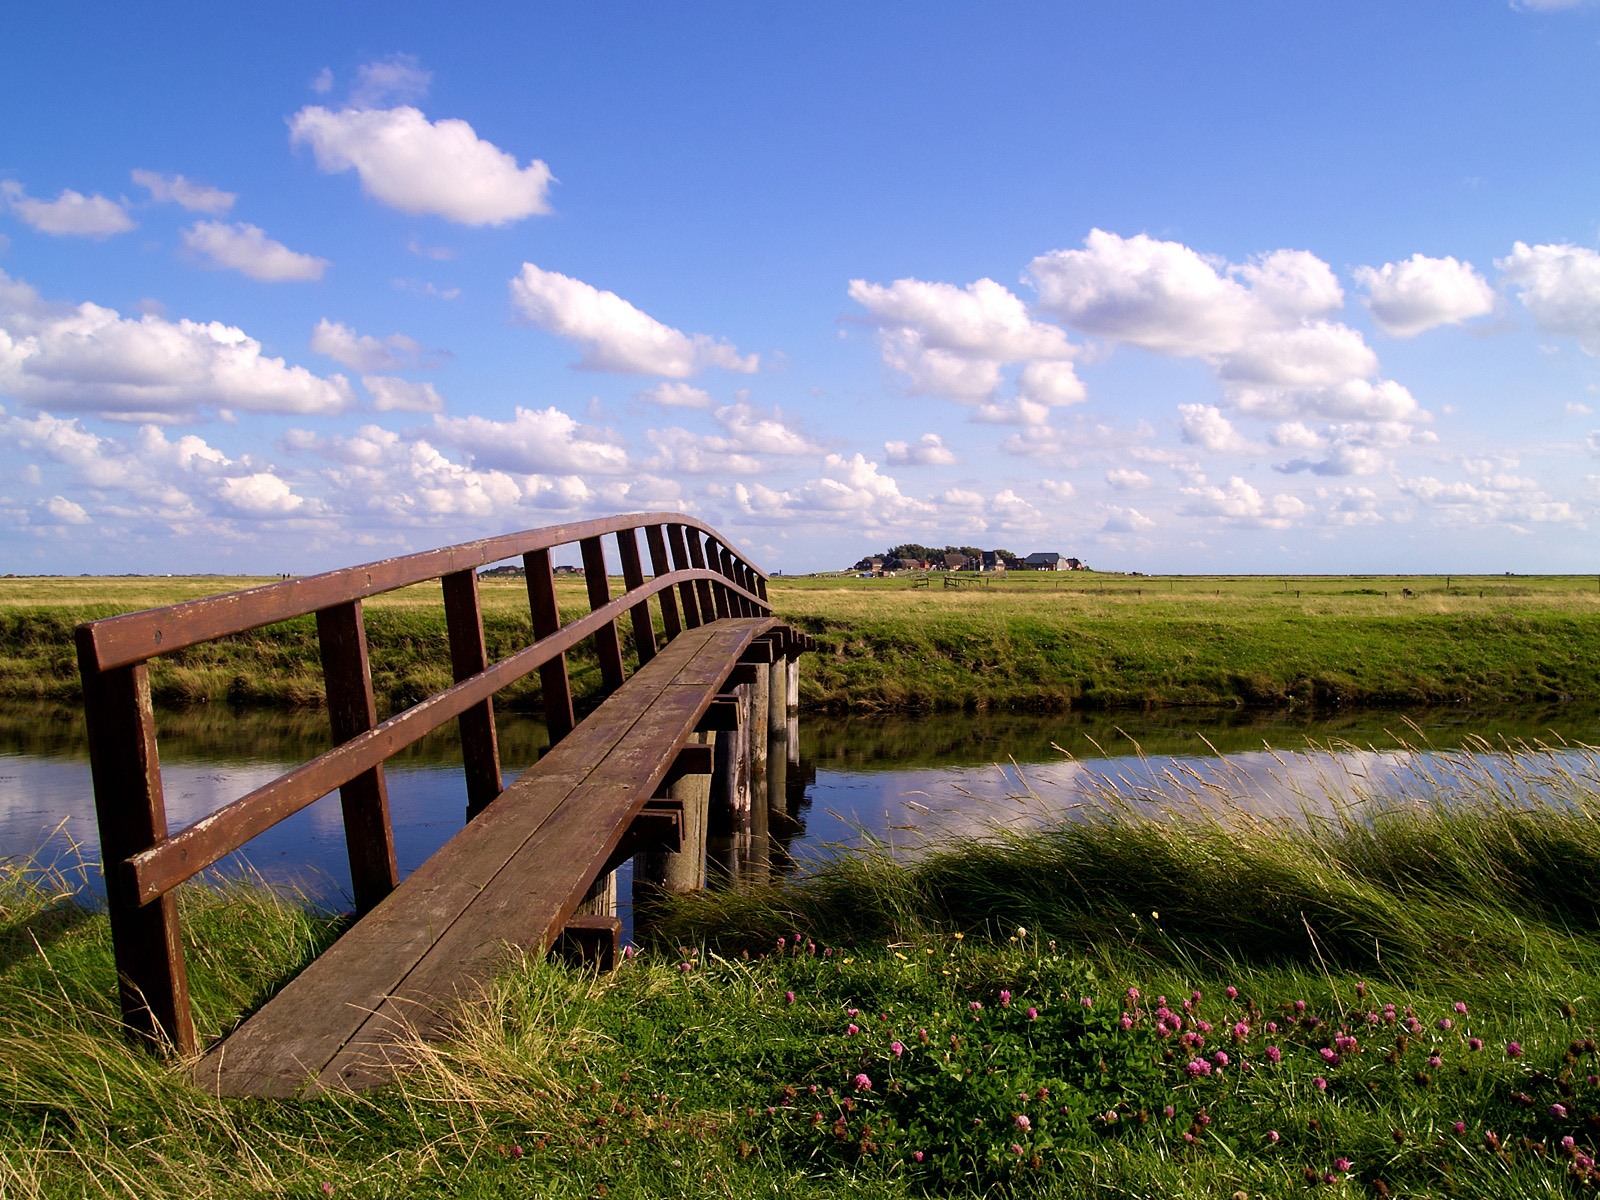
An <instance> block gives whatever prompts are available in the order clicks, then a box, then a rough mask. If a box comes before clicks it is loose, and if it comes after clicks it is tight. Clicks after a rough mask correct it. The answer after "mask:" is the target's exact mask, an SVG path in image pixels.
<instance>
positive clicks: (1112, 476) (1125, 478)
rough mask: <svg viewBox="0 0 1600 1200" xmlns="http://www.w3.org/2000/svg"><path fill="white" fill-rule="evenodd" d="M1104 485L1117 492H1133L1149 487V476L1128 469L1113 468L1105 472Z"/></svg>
mask: <svg viewBox="0 0 1600 1200" xmlns="http://www.w3.org/2000/svg"><path fill="white" fill-rule="evenodd" d="M1106 483H1108V484H1110V485H1111V486H1112V487H1113V488H1115V489H1116V490H1117V491H1119V492H1133V491H1138V490H1139V489H1141V488H1147V487H1149V486H1150V476H1148V475H1146V474H1145V473H1144V472H1143V471H1135V470H1133V469H1132V468H1130V467H1113V468H1112V469H1111V470H1109V471H1107V472H1106Z"/></svg>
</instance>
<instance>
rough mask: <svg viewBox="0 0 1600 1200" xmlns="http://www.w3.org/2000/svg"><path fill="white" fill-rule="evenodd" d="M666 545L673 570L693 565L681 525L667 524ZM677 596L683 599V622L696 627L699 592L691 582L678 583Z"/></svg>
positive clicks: (698, 620) (686, 569)
mask: <svg viewBox="0 0 1600 1200" xmlns="http://www.w3.org/2000/svg"><path fill="white" fill-rule="evenodd" d="M667 545H668V546H669V547H670V548H671V550H672V569H673V570H675V571H688V570H692V569H693V567H694V560H693V559H691V558H690V557H689V541H688V538H687V537H686V536H685V535H684V531H683V526H682V525H668V526H667ZM678 597H679V599H681V600H682V601H683V623H684V625H685V626H686V627H687V628H689V629H695V628H698V627H699V625H700V624H701V623H702V622H701V619H700V594H699V590H698V589H697V588H696V587H695V585H694V584H693V583H680V584H679V585H678Z"/></svg>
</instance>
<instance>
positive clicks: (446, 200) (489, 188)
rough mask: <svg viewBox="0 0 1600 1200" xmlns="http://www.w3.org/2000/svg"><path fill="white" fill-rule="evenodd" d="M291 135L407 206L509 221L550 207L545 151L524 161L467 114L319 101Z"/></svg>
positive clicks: (328, 165)
mask: <svg viewBox="0 0 1600 1200" xmlns="http://www.w3.org/2000/svg"><path fill="white" fill-rule="evenodd" d="M289 136H290V140H291V142H293V143H296V144H299V143H302V142H303V143H306V144H308V145H309V146H310V147H311V150H312V153H313V154H314V155H315V157H316V160H317V166H318V167H320V168H321V169H322V170H323V171H324V172H326V173H328V174H337V173H339V172H342V171H349V170H354V171H355V172H356V174H357V175H358V176H359V177H360V179H361V187H362V190H363V191H365V192H366V193H367V194H368V195H369V196H371V197H373V198H374V199H375V200H377V201H379V202H380V203H382V204H386V205H388V206H389V207H390V208H396V209H399V210H400V211H401V212H407V213H414V214H423V213H428V214H432V215H435V216H440V217H444V218H445V219H446V220H449V221H455V222H457V223H458V224H462V225H505V224H508V223H509V222H512V221H520V220H522V219H523V218H524V217H531V216H534V215H536V214H539V213H546V212H549V211H550V204H549V200H548V193H549V190H550V184H551V182H552V181H553V177H552V176H551V174H550V168H549V167H547V166H545V164H544V163H543V162H541V161H539V160H538V159H533V160H532V161H531V162H529V163H528V165H527V166H526V167H519V166H518V165H517V160H516V158H515V157H513V156H512V155H510V154H507V153H506V152H505V151H504V150H501V149H500V148H499V147H497V146H495V145H494V144H493V143H491V142H487V141H484V140H483V139H482V138H480V137H479V136H478V135H477V133H476V132H475V131H474V130H473V128H472V126H471V125H469V124H467V122H465V121H461V120H443V121H429V120H428V118H427V117H426V116H424V115H423V114H422V113H421V112H420V111H419V110H417V109H415V108H412V107H410V106H401V107H399V108H359V107H358V108H346V109H342V110H340V111H339V112H332V111H330V110H329V109H326V108H323V107H321V106H319V105H312V106H309V107H307V108H303V109H301V110H300V111H299V112H298V113H296V114H295V115H294V118H293V119H292V120H291V121H290V123H289Z"/></svg>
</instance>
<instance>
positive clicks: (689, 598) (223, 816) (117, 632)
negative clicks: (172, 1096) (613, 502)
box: [76, 513, 771, 1054]
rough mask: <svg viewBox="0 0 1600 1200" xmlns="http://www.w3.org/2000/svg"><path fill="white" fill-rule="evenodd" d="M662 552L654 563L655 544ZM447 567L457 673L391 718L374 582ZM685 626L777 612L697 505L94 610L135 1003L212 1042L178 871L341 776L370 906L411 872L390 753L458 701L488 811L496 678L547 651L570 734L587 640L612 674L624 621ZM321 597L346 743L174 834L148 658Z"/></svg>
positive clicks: (331, 700)
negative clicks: (381, 701)
mask: <svg viewBox="0 0 1600 1200" xmlns="http://www.w3.org/2000/svg"><path fill="white" fill-rule="evenodd" d="M640 531H643V533H644V540H645V552H646V553H648V555H649V571H650V573H649V577H648V578H647V577H646V574H645V565H644V559H643V557H642V555H641V553H640V548H639V538H638V535H639V533H640ZM608 537H611V538H614V539H615V545H616V555H617V560H618V562H619V563H620V566H621V575H622V580H623V591H622V594H621V595H619V596H616V597H613V596H612V595H611V585H610V581H609V579H608V576H607V570H606V551H605V539H607V538H608ZM574 544H576V545H577V547H578V549H579V553H580V555H581V557H582V561H583V568H584V579H585V582H586V585H587V590H588V601H589V612H588V613H586V614H584V615H582V616H579V617H577V618H575V619H573V620H570V621H568V622H567V623H565V624H563V623H562V617H561V612H560V609H559V607H558V605H557V602H556V589H555V571H554V566H553V562H552V557H551V554H552V551H554V550H556V549H558V548H560V547H563V546H570V545H574ZM518 555H520V556H521V557H522V561H523V566H524V568H525V572H526V578H527V588H528V604H529V608H530V611H531V615H532V619H533V630H532V632H533V637H532V641H531V642H530V643H529V644H528V645H527V646H526V647H525V648H523V649H522V650H519V651H517V652H516V653H514V654H512V655H510V656H509V657H507V658H504V659H501V660H500V661H498V662H495V663H491V662H489V661H488V654H487V650H486V647H485V641H484V634H483V616H482V610H481V608H480V606H479V599H478V574H477V570H478V568H479V567H482V566H485V565H487V564H490V563H496V562H501V561H503V560H505V559H509V558H515V557H517V556H518ZM435 579H437V580H439V581H440V582H441V584H442V586H443V596H444V610H445V623H446V629H447V638H448V643H449V653H450V664H451V670H452V674H453V676H454V679H455V681H456V682H455V684H454V686H452V687H450V688H447V689H446V690H444V691H442V692H440V693H438V694H437V695H434V696H430V697H429V698H427V699H426V700H423V701H422V702H421V703H419V704H416V705H413V706H412V707H410V708H407V709H405V710H404V711H403V712H400V713H396V714H395V715H394V716H392V717H390V718H389V719H387V720H385V721H383V722H381V723H380V722H379V721H378V720H377V708H376V702H375V697H374V695H373V688H372V673H371V667H370V663H369V660H368V654H367V637H366V628H365V624H364V622H363V618H362V601H363V600H365V599H366V598H367V597H369V596H377V595H381V594H383V593H385V592H390V591H395V590H397V589H399V588H404V587H410V586H413V585H415V584H419V583H426V582H429V581H431V580H435ZM652 604H654V605H655V607H656V609H658V610H659V613H660V624H661V628H662V630H663V631H664V634H665V637H666V638H667V639H668V640H670V639H672V638H673V637H676V636H677V635H678V633H680V632H681V631H682V630H683V629H685V628H695V627H697V626H700V625H702V624H705V623H707V622H710V621H714V620H717V619H719V618H723V617H747V616H767V615H770V613H771V607H770V606H769V604H768V603H767V577H766V575H764V574H763V573H762V572H761V571H760V570H758V569H757V568H756V567H755V566H754V565H753V564H752V563H751V562H750V561H749V559H748V558H746V557H745V556H744V555H742V554H740V553H738V552H737V551H736V550H734V549H733V548H732V547H731V546H730V545H728V543H727V542H726V540H725V539H723V538H722V536H721V535H720V534H718V533H717V532H716V531H715V530H713V529H711V528H710V527H709V526H707V525H705V524H703V523H702V522H700V521H698V520H696V519H695V518H693V517H689V516H685V515H683V514H681V513H632V514H628V515H625V516H617V517H607V518H603V519H600V520H595V521H584V522H580V523H577V524H571V525H555V526H550V527H547V528H544V529H532V530H527V531H525V532H522V533H508V534H503V535H501V536H499V537H493V538H486V539H484V540H482V541H476V542H466V543H463V544H461V545H458V546H447V547H445V548H443V549H439V550H429V551H426V552H423V553H419V554H408V555H404V556H402V557H399V558H391V559H385V560H383V561H381V562H375V563H367V564H365V565H363V566H357V567H347V568H345V569H343V570H338V571H330V572H327V573H325V574H321V575H310V576H305V577H303V578H298V579H289V580H285V581H283V582H280V583H272V584H267V585H265V586H263V587H257V588H250V589H247V590H245V591H240V592H233V593H230V594H228V595H223V596H214V597H210V598H208V599H203V600H192V601H188V602H186V603H183V604H176V605H172V606H170V607H167V608H159V609H150V610H148V611H145V612H137V613H129V614H127V615H124V616H118V617H110V618H107V619H105V620H101V621H91V622H89V623H87V624H85V625H80V626H79V627H78V629H77V631H76V638H77V648H78V664H79V670H80V672H81V674H82V677H83V692H84V709H85V716H86V719H87V724H88V734H89V758H90V768H91V772H92V775H93V780H94V793H95V811H96V815H97V817H98V820H99V826H100V853H101V861H102V863H103V864H104V870H105V883H106V896H107V906H108V908H109V910H110V917H111V933H112V943H113V950H114V953H115V955H116V961H117V971H118V977H119V988H120V993H121V1002H122V1011H123V1015H124V1020H125V1021H126V1023H127V1024H128V1026H129V1028H130V1029H131V1030H133V1031H135V1032H136V1033H141V1034H144V1035H146V1036H148V1037H151V1038H153V1039H156V1040H161V1039H163V1038H165V1039H168V1040H170V1041H171V1042H172V1043H173V1044H174V1048H175V1049H177V1050H178V1051H179V1052H180V1053H182V1054H190V1053H193V1052H194V1050H195V1049H196V1047H195V1042H194V1026H193V1022H192V1020H191V1017H190V1012H189V997H188V986H187V981H186V971H185V967H184V958H183V948H182V941H181V930H180V928H179V923H178V910H177V905H176V897H175V896H174V895H173V894H172V892H173V889H174V888H176V887H177V886H178V884H180V883H182V882H184V881H185V880H187V879H189V878H191V877H193V876H194V875H196V874H198V873H199V872H200V871H203V870H205V869H206V868H207V867H209V866H212V865H214V864H215V863H217V862H218V861H220V860H221V859H222V858H224V857H225V856H227V855H228V854H231V853H232V852H233V851H235V850H237V849H239V848H240V847H241V846H243V845H244V844H245V843H246V842H247V841H249V840H250V839H251V838H253V837H255V836H256V835H257V834H259V833H262V832H264V831H265V830H267V829H269V828H271V827H272V826H273V825H275V824H277V823H278V822H279V821H282V820H283V819H285V818H286V817H289V816H291V815H293V814H294V813H296V812H299V811H300V810H301V809H303V808H305V807H307V806H308V805H310V804H312V803H313V802H314V801H316V800H318V799H319V798H321V797H322V796H325V795H327V794H329V793H330V792H332V791H334V790H335V789H338V791H339V793H340V804H341V807H342V810H343V814H344V828H345V841H346V847H347V850H348V852H349V858H350V874H351V882H352V888H353V891H354V898H355V902H356V907H357V909H358V911H359V912H362V913H365V912H366V911H368V910H370V909H371V908H372V907H373V906H374V905H376V904H377V903H378V902H379V901H380V900H382V899H383V898H384V897H385V896H386V895H388V894H389V892H391V891H393V890H394V888H395V886H396V884H397V883H398V870H397V867H396V863H395V853H394V838H393V834H392V832H391V829H390V824H389V804H388V794H387V789H386V786H385V783H384V776H383V764H384V761H385V760H386V759H388V758H389V757H390V756H391V755H393V754H395V753H396V752H398V751H400V750H402V749H404V748H405V747H407V746H409V745H411V744H412V743H414V742H416V741H418V740H419V739H420V738H422V737H423V736H424V735H426V734H428V733H430V732H432V731H433V730H435V729H437V728H439V727H440V726H441V725H444V724H445V723H446V722H448V721H450V720H452V719H453V720H455V721H457V722H458V723H459V728H460V733H461V741H462V749H463V756H464V759H465V764H466V777H467V798H468V810H469V812H475V811H478V810H480V809H482V808H483V807H485V806H486V805H487V804H488V803H489V802H490V801H491V800H493V799H494V798H495V797H496V796H497V795H499V794H500V791H501V790H502V783H501V774H500V758H499V748H498V744H497V741H496V736H495V724H494V708H493V704H494V700H493V697H494V695H495V693H497V692H499V691H500V690H502V689H503V688H505V687H507V686H508V685H510V684H512V683H515V682H517V681H518V680H520V679H522V678H524V677H525V676H527V675H530V674H532V673H533V672H534V671H537V672H538V673H539V679H540V692H541V696H542V698H543V702H544V711H545V718H546V721H547V723H548V725H549V730H550V738H551V741H552V742H554V741H557V740H559V739H560V738H562V737H563V736H565V735H566V734H567V733H569V732H570V731H571V730H572V728H573V726H574V724H575V720H574V714H573V706H572V690H571V686H570V683H569V680H568V673H567V660H566V655H567V652H568V651H569V650H571V649H573V648H574V647H575V646H577V645H578V644H579V643H581V642H583V641H585V640H592V642H593V644H594V648H595V651H596V655H597V657H598V660H599V667H600V676H601V686H602V691H603V692H604V693H606V694H609V693H610V692H612V691H615V690H616V689H617V688H620V687H621V686H622V684H623V681H624V673H625V667H624V662H623V653H622V638H621V637H620V635H619V631H618V622H619V621H622V620H627V621H628V622H629V623H630V626H631V629H632V632H633V640H634V645H635V647H636V650H637V654H638V658H639V662H640V665H643V664H644V663H646V662H648V661H649V660H650V659H651V658H653V657H654V655H655V653H656V651H657V648H658V642H657V636H656V622H655V613H654V612H653V611H652ZM313 613H314V614H315V615H316V622H317V639H318V646H319V652H320V655H321V660H322V672H323V680H324V683H325V686H326V689H327V707H328V714H329V721H330V724H331V726H332V732H333V740H334V742H335V746H334V748H333V749H331V750H329V751H327V752H326V753H324V754H321V755H319V756H318V757H316V758H314V759H312V760H311V761H310V762H308V763H305V764H304V765H302V766H299V767H297V768H295V769H294V770H292V771H289V772H288V773H287V774H285V775H282V776H280V777H278V778H277V779H274V780H273V781H272V782H270V783H268V784H266V785H264V786H262V787H259V788H257V789H255V790H254V791H252V792H250V793H249V794H248V795H246V796H243V797H241V798H240V799H238V800H235V801H233V802H232V803H230V804H227V805H225V806H223V807H222V808H220V809H218V810H217V811H216V812H214V813H212V814H210V815H209V816H207V817H204V818H202V819H201V820H199V821H197V822H195V823H194V824H193V825H190V826H189V827H188V828H186V829H183V830H180V831H178V832H177V833H172V834H169V833H168V830H167V819H166V806H165V800H164V797H163V792H162V785H161V765H160V756H159V753H158V751H157V747H156V732H155V717H154V711H153V707H152V704H151V693H150V680H149V674H148V665H147V664H148V663H149V661H150V660H151V659H152V658H157V657H159V656H161V655H164V654H171V653H173V652H175V651H178V650H182V649H184V648H186V647H189V646H195V645H199V644H200V643H203V642H209V641H213V640H215V639H217V638H221V637H226V636H228V635H230V634H235V633H242V632H245V631H247V630H251V629H256V628H259V627H261V626H263V625H270V624H274V623H276V622H279V621H287V620H290V619H292V618H295V617H301V616H306V615H309V614H313Z"/></svg>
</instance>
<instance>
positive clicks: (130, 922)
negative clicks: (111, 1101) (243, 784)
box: [77, 628, 195, 1055]
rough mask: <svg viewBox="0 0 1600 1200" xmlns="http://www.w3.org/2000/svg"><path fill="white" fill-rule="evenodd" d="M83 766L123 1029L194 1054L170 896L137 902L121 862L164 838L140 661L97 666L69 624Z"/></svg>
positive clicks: (146, 681)
mask: <svg viewBox="0 0 1600 1200" xmlns="http://www.w3.org/2000/svg"><path fill="white" fill-rule="evenodd" d="M77 636H78V639H79V646H80V658H79V663H80V671H81V676H82V680H83V699H84V714H85V718H86V724H87V726H88V734H89V770H90V773H91V775H92V776H93V779H94V803H95V815H96V818H97V819H98V822H99V826H100V860H101V865H102V869H103V871H104V877H105V880H106V893H107V896H106V900H107V908H108V910H109V915H110V918H111V946H112V953H113V955H114V956H115V959H116V964H117V992H118V998H119V1001H120V1003H121V1007H122V1021H123V1025H124V1027H125V1028H126V1029H127V1030H128V1031H129V1032H130V1033H132V1034H134V1035H135V1036H136V1037H139V1038H141V1039H142V1040H144V1041H145V1042H147V1043H148V1044H150V1045H153V1046H157V1047H161V1046H170V1047H171V1048H172V1049H173V1050H175V1051H176V1052H177V1053H178V1054H180V1055H190V1054H193V1053H194V1052H195V1036H194V1020H193V1017H192V1016H191V1013H190V1007H189V980H188V974H187V972H186V970H185V967H184V961H183V941H182V936H181V931H180V929H179V925H178V905H177V898H176V897H175V896H163V897H161V898H160V899H159V900H157V901H156V902H155V903H153V904H144V905H141V904H140V903H139V902H138V901H137V900H136V899H135V898H134V897H133V895H132V894H131V893H132V891H133V889H132V886H131V881H130V880H129V879H128V872H127V870H126V867H125V860H126V859H127V858H128V857H129V856H131V855H133V854H136V853H138V852H139V851H141V850H144V849H147V848H148V847H150V846H152V845H154V844H155V843H157V842H159V841H160V840H161V839H162V838H164V837H166V835H167V813H166V801H165V797H164V795H163V792H162V788H161V761H160V758H159V756H158V753H157V749H156V734H155V714H154V710H153V709H152V707H151V703H150V676H149V671H148V668H146V667H145V666H144V664H142V663H140V664H136V665H134V666H125V667H116V668H113V669H112V670H110V671H104V672H102V671H97V670H94V669H93V668H92V667H91V666H90V665H89V659H88V657H87V656H86V655H84V654H83V653H82V650H83V648H84V647H83V643H84V641H85V640H86V635H85V633H84V632H83V630H82V629H81V628H80V629H79V631H78V634H77Z"/></svg>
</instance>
